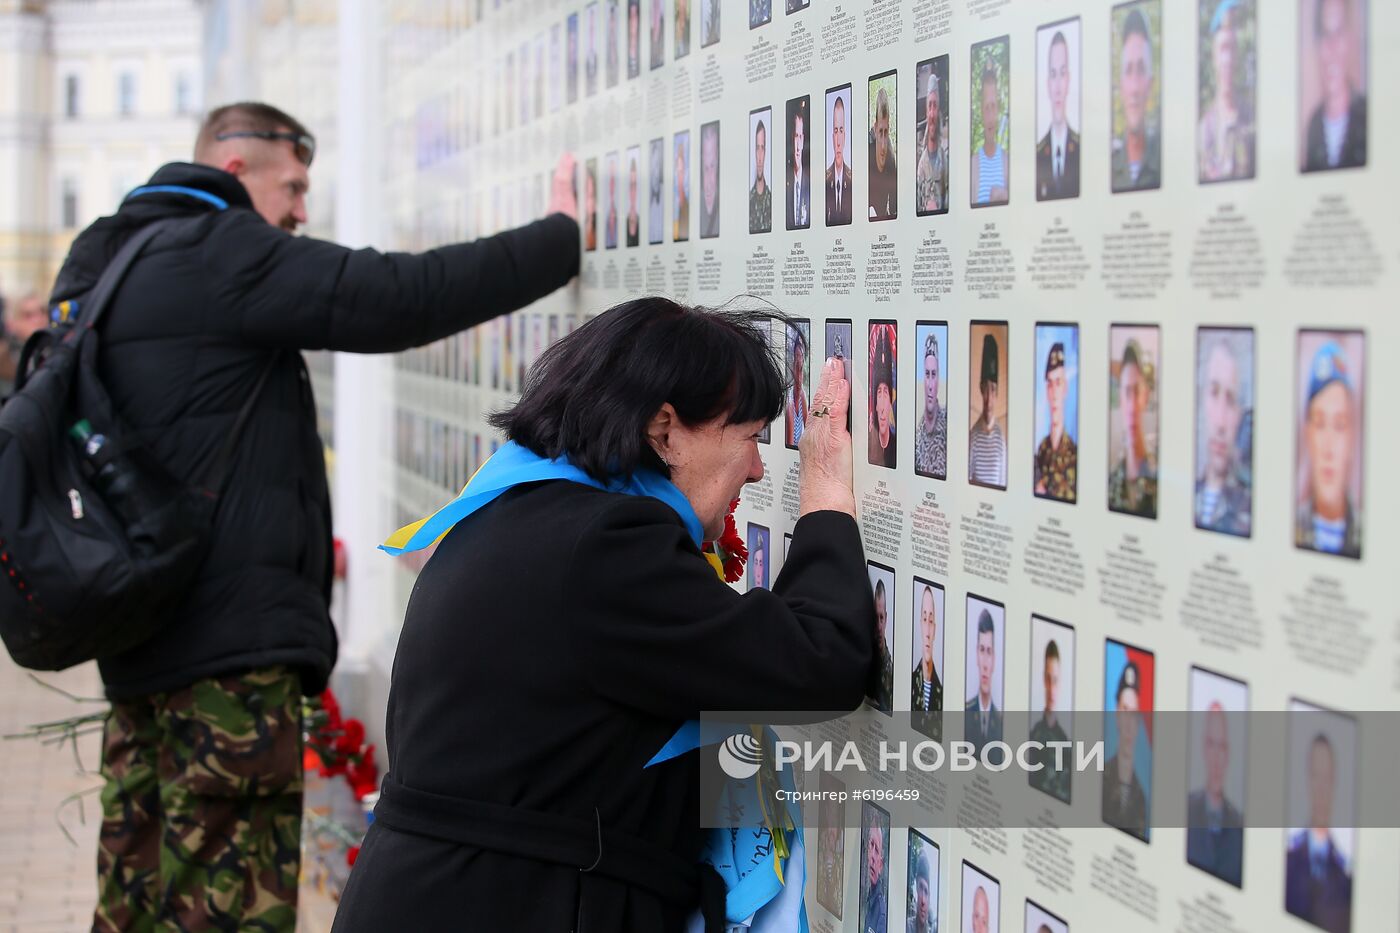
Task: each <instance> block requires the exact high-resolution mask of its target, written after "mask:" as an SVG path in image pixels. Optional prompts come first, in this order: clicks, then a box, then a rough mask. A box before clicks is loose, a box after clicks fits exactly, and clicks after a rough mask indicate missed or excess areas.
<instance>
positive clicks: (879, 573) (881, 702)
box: [865, 560, 895, 713]
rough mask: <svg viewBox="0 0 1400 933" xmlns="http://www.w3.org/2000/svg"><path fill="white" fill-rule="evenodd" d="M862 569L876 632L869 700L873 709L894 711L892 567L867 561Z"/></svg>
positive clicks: (893, 601) (893, 580)
mask: <svg viewBox="0 0 1400 933" xmlns="http://www.w3.org/2000/svg"><path fill="white" fill-rule="evenodd" d="M865 569H866V571H867V572H868V573H869V574H870V589H871V591H872V592H873V593H874V596H875V627H876V632H877V634H878V635H879V637H878V638H877V639H876V640H875V650H876V651H877V652H879V657H878V658H877V659H876V661H875V665H876V667H877V668H878V670H879V672H880V678H879V682H878V683H877V684H876V685H875V686H876V689H875V694H876V695H875V696H872V697H870V698H869V700H870V705H871V706H872V707H874V708H875V709H877V710H879V711H880V712H882V713H889V712H892V711H893V710H894V627H895V626H894V620H895V615H894V613H895V598H894V596H895V593H894V584H895V579H894V568H893V567H886V566H885V565H884V564H878V563H876V562H875V561H873V560H871V561H866V562H865Z"/></svg>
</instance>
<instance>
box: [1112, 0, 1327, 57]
mask: <svg viewBox="0 0 1400 933" xmlns="http://www.w3.org/2000/svg"><path fill="white" fill-rule="evenodd" d="M1320 6H1321V5H1320V4H1319V8H1320ZM1134 35H1138V36H1142V41H1143V42H1146V43H1147V48H1148V50H1149V51H1150V50H1151V48H1152V33H1150V32H1148V31H1147V17H1145V16H1143V15H1142V11H1141V10H1139V9H1137V8H1136V7H1134V8H1133V9H1131V10H1129V11H1128V15H1127V16H1125V17H1123V40H1122V43H1121V44H1122V45H1127V44H1128V39H1129V38H1131V37H1132V36H1134Z"/></svg>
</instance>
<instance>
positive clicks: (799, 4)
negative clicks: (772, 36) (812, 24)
mask: <svg viewBox="0 0 1400 933" xmlns="http://www.w3.org/2000/svg"><path fill="white" fill-rule="evenodd" d="M784 3H785V4H786V12H787V13H788V15H789V16H790V15H792V14H793V13H801V12H802V11H803V10H805V9H807V7H809V6H811V5H812V0H784Z"/></svg>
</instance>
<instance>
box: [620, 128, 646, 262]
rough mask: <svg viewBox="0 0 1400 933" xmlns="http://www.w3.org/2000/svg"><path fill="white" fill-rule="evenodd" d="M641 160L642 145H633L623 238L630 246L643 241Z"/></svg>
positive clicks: (629, 150) (630, 154)
mask: <svg viewBox="0 0 1400 933" xmlns="http://www.w3.org/2000/svg"><path fill="white" fill-rule="evenodd" d="M641 161H642V147H641V146H633V147H632V148H630V149H628V150H627V216H626V217H625V218H624V224H623V239H624V240H625V242H626V243H627V245H628V246H636V245H638V244H639V243H641V242H642V213H641V211H642V208H641V192H640V191H639V190H638V188H639V186H640V185H641V180H640V179H639V178H638V172H639V171H640V169H641V166H640V163H641Z"/></svg>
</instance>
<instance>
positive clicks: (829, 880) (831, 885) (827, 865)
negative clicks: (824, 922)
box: [814, 769, 846, 920]
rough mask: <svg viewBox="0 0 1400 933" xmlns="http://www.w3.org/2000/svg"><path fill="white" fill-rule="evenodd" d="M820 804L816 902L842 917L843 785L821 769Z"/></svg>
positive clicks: (843, 894) (844, 789) (843, 892)
mask: <svg viewBox="0 0 1400 933" xmlns="http://www.w3.org/2000/svg"><path fill="white" fill-rule="evenodd" d="M817 786H818V789H819V790H820V791H821V803H820V804H818V809H817V867H816V872H817V877H816V878H815V879H814V880H815V884H814V887H815V889H816V890H815V893H816V897H817V903H818V904H820V905H821V906H822V907H824V908H826V911H827V913H829V914H831V915H832V916H833V917H835V918H836V919H837V920H840V919H841V915H842V913H844V909H845V901H846V820H845V816H844V814H843V813H842V808H843V806H844V805H843V804H842V803H841V800H842V799H844V798H845V797H846V785H845V783H843V782H842V781H841V779H840V778H838V777H836V776H835V775H833V774H831V773H830V772H829V771H826V770H825V769H823V771H822V772H821V777H820V778H819V779H818V782H817Z"/></svg>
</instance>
